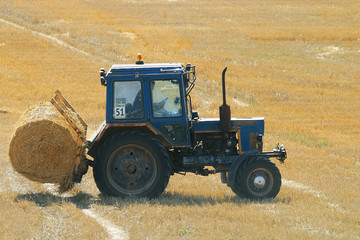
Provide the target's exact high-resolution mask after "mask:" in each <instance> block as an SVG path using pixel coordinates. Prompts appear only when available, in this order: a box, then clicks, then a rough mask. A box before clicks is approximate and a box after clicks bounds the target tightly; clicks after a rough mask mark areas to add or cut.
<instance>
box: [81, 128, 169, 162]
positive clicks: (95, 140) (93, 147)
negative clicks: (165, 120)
mask: <svg viewBox="0 0 360 240" xmlns="http://www.w3.org/2000/svg"><path fill="white" fill-rule="evenodd" d="M126 130H138V131H142V132H146V133H149V134H152V135H154V136H155V137H156V138H157V139H158V140H159V141H160V142H161V143H162V144H163V146H165V147H167V146H170V145H171V144H170V143H169V142H168V141H167V140H166V139H165V138H164V137H163V136H162V135H161V133H160V132H159V131H158V130H157V129H156V128H154V127H153V126H152V125H151V124H148V123H124V124H115V123H106V122H103V123H102V124H101V125H100V127H99V128H98V130H97V131H96V133H95V134H94V135H93V136H92V137H91V139H90V141H89V143H88V153H87V154H88V155H90V156H92V157H95V156H96V154H97V152H98V149H99V147H100V146H101V144H102V143H103V142H104V141H105V140H106V139H107V138H108V137H109V136H111V135H113V134H114V133H117V132H120V131H126Z"/></svg>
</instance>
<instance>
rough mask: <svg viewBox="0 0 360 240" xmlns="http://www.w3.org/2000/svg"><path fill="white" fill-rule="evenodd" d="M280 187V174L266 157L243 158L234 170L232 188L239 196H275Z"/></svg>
mask: <svg viewBox="0 0 360 240" xmlns="http://www.w3.org/2000/svg"><path fill="white" fill-rule="evenodd" d="M280 187H281V175H280V172H279V169H278V168H277V167H276V165H275V164H274V163H273V162H271V161H270V160H269V159H268V158H265V157H257V158H251V159H248V160H245V162H244V163H243V164H242V165H240V167H239V168H238V170H237V172H236V177H235V183H234V184H233V187H232V190H233V191H234V192H235V193H236V194H237V195H238V196H240V197H245V198H249V199H253V200H261V199H266V198H275V197H276V195H277V194H278V193H279V191H280Z"/></svg>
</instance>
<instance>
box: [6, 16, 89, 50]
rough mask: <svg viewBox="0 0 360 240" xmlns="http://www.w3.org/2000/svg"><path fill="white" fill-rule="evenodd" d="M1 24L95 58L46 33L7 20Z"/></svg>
mask: <svg viewBox="0 0 360 240" xmlns="http://www.w3.org/2000/svg"><path fill="white" fill-rule="evenodd" d="M0 23H3V24H7V25H9V26H12V27H15V28H17V29H21V30H24V31H29V32H31V33H32V34H34V35H36V36H40V37H42V38H44V39H46V40H48V41H50V42H52V43H54V44H56V45H59V46H61V47H65V48H68V49H70V50H72V51H74V52H78V53H81V54H83V55H85V56H87V57H94V56H92V55H91V54H90V53H88V52H85V51H83V50H81V49H78V48H76V47H74V46H71V45H70V44H68V43H66V42H64V41H62V40H60V39H58V38H56V37H53V36H50V35H47V34H44V33H42V32H38V31H34V30H31V29H28V28H26V27H24V26H21V25H19V24H16V23H13V22H10V21H8V20H5V19H3V18H0Z"/></svg>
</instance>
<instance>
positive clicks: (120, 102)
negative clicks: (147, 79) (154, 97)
mask: <svg viewBox="0 0 360 240" xmlns="http://www.w3.org/2000/svg"><path fill="white" fill-rule="evenodd" d="M113 96H114V99H113V118H114V119H137V118H143V117H144V103H143V96H142V89H141V82H140V81H118V82H114V95H113Z"/></svg>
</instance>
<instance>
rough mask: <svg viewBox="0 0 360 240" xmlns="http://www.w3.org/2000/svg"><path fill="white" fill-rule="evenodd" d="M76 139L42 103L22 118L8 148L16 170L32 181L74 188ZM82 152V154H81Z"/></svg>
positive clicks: (66, 125) (60, 116)
mask: <svg viewBox="0 0 360 240" xmlns="http://www.w3.org/2000/svg"><path fill="white" fill-rule="evenodd" d="M76 140H77V135H76V133H75V131H74V130H73V129H71V127H70V126H69V125H68V123H67V122H66V121H65V119H64V118H63V116H62V115H61V114H60V112H59V111H57V109H56V108H55V107H54V106H53V105H52V104H51V103H41V104H38V105H36V106H35V107H33V108H31V109H29V110H28V111H26V112H25V113H24V114H23V115H22V117H21V118H20V121H19V124H18V128H17V129H16V131H15V134H14V135H13V138H12V140H11V143H10V148H9V157H10V162H11V164H12V166H13V168H14V169H15V170H16V171H17V172H19V173H20V174H22V175H24V176H25V177H27V178H28V179H30V180H33V181H37V182H41V183H57V184H59V191H60V192H65V191H67V190H69V189H70V188H71V187H72V186H73V183H72V173H73V168H74V166H75V161H76V150H77V141H76ZM82 152H83V151H82Z"/></svg>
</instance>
